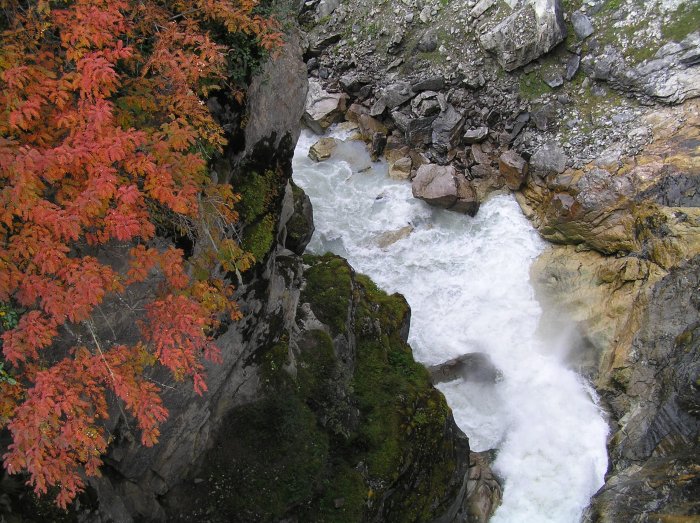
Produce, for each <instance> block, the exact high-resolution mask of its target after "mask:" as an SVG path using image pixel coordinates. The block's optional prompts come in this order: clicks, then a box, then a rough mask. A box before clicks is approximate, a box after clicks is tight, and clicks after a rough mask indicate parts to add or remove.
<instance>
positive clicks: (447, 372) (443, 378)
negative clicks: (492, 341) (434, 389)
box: [428, 352, 501, 385]
mask: <svg viewBox="0 0 700 523" xmlns="http://www.w3.org/2000/svg"><path fill="white" fill-rule="evenodd" d="M428 371H429V372H430V379H431V381H432V382H433V384H434V385H437V384H438V383H445V382H447V381H454V380H458V379H462V380H464V381H470V382H477V383H495V382H496V380H498V379H499V378H500V376H501V372H500V371H499V370H498V369H497V368H496V366H495V365H494V364H493V362H492V361H491V358H490V357H489V355H488V354H484V353H483V352H471V353H469V354H464V355H463V356H458V357H457V358H454V359H451V360H448V361H446V362H444V363H440V364H438V365H432V366H430V367H428Z"/></svg>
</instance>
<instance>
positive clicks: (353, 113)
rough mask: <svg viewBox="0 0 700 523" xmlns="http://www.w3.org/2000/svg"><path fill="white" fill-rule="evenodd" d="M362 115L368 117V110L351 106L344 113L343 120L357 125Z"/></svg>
mask: <svg viewBox="0 0 700 523" xmlns="http://www.w3.org/2000/svg"><path fill="white" fill-rule="evenodd" d="M363 114H366V115H369V109H368V108H367V107H365V106H364V105H360V104H352V105H351V106H350V107H348V110H347V112H346V113H345V119H346V120H347V121H348V122H355V123H357V122H359V120H360V116H362V115H363Z"/></svg>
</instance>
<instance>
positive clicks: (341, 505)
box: [65, 35, 499, 522]
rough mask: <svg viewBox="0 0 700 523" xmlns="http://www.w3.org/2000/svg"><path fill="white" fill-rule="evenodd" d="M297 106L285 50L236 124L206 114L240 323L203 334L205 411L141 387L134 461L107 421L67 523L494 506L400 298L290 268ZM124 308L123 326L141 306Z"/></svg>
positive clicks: (168, 385) (229, 114)
mask: <svg viewBox="0 0 700 523" xmlns="http://www.w3.org/2000/svg"><path fill="white" fill-rule="evenodd" d="M306 91H307V78H306V68H305V67H304V64H303V61H302V59H301V48H300V46H299V40H298V37H297V36H294V35H289V36H288V43H287V45H286V46H285V48H284V49H283V51H282V53H281V54H280V55H279V56H277V57H276V58H275V59H274V60H272V61H270V62H269V63H267V64H266V65H265V66H264V67H263V69H262V71H261V72H260V73H259V74H258V75H257V76H256V77H255V78H254V79H253V82H252V85H251V87H250V89H249V91H248V95H247V105H246V110H245V113H242V112H241V110H240V108H239V107H238V106H237V105H236V104H235V103H234V102H233V101H232V100H230V99H228V98H227V96H226V95H225V94H219V95H217V96H216V97H214V98H212V99H210V100H209V101H208V105H209V107H210V109H211V110H212V111H213V112H214V113H215V114H216V116H217V118H218V119H219V121H220V122H221V123H222V125H223V126H224V128H225V129H227V130H228V131H229V137H230V142H229V146H228V148H227V150H226V151H225V154H224V156H223V157H222V158H220V159H219V160H217V161H216V162H215V163H214V165H213V166H212V170H213V175H214V176H215V177H217V178H218V181H219V182H221V183H226V182H229V183H232V185H233V186H234V190H235V191H237V192H240V193H241V194H242V196H243V199H242V201H241V204H240V214H241V222H242V224H243V227H242V231H241V238H242V243H243V246H244V247H245V248H246V249H247V250H249V251H251V252H253V253H254V254H255V257H256V259H257V260H258V263H257V264H256V265H255V267H254V268H253V269H252V270H251V271H249V273H247V274H245V275H243V276H244V277H243V278H241V277H240V275H239V276H238V278H239V281H238V282H237V290H236V295H235V300H236V301H237V303H238V305H239V306H240V309H241V311H242V313H243V319H241V320H240V321H237V322H233V323H230V324H228V325H225V326H224V327H222V329H221V331H220V332H219V333H218V335H217V340H216V341H217V345H218V346H219V347H220V348H221V351H222V354H223V359H224V361H223V363H222V364H221V365H211V366H209V367H208V369H207V371H208V379H207V385H208V388H209V391H208V392H207V393H206V394H205V395H204V396H202V397H200V396H197V395H195V394H194V393H193V392H192V391H191V385H189V384H186V383H185V384H183V383H176V382H173V381H172V379H171V378H169V377H168V376H167V375H165V374H163V375H154V376H152V379H154V380H155V381H157V382H158V383H161V385H163V388H164V390H165V394H164V401H165V404H166V406H167V408H168V410H169V413H170V414H169V418H168V420H167V422H166V423H165V424H164V425H163V426H162V429H161V436H160V441H159V443H158V445H156V446H154V447H152V448H144V447H142V446H141V445H140V444H139V443H138V438H137V434H135V432H133V431H132V428H131V427H130V425H129V423H128V421H127V420H126V419H124V418H123V417H120V416H119V414H118V412H116V410H115V412H114V413H113V416H112V425H111V426H110V427H109V429H110V431H111V433H112V434H113V435H114V441H113V443H112V446H111V448H110V451H109V453H108V455H107V456H106V457H105V466H104V467H103V469H102V472H103V475H102V477H100V478H94V479H91V480H90V483H89V489H88V492H87V494H86V495H85V496H83V498H82V503H81V506H80V507H78V508H77V511H76V514H71V515H66V516H65V517H66V518H67V519H69V520H72V519H74V518H77V519H78V520H83V521H103V522H112V521H113V522H129V521H195V520H197V521H199V520H201V519H202V518H205V519H207V520H210V521H270V520H289V519H290V518H292V519H294V518H296V519H297V520H299V521H304V520H306V521H317V520H330V519H332V520H334V521H428V520H437V521H444V522H449V521H457V520H461V519H463V517H465V516H464V515H465V514H466V513H467V512H470V511H471V512H472V513H474V514H477V515H478V514H480V513H483V511H484V510H485V511H487V512H488V511H489V510H490V508H491V505H495V504H496V502H497V499H498V495H499V487H498V485H497V483H496V482H495V481H493V480H492V479H490V480H489V478H490V476H488V475H486V474H484V475H483V479H481V478H482V474H481V470H482V469H485V468H486V465H476V464H475V466H474V467H472V468H471V469H470V468H469V444H468V440H467V438H466V437H465V436H464V434H462V433H461V431H460V430H459V429H458V428H457V427H456V425H455V424H454V421H453V419H452V415H451V412H450V410H449V408H448V407H447V405H446V403H445V400H444V398H443V397H442V395H441V394H440V393H439V392H438V391H437V390H436V389H434V388H433V387H432V385H431V383H430V380H429V375H428V372H427V371H426V370H425V369H424V368H423V367H422V366H420V365H418V364H417V363H415V362H414V361H413V358H412V355H411V351H410V347H409V346H408V345H407V344H406V336H407V333H408V323H409V319H410V310H409V308H408V306H407V304H406V303H405V301H404V300H403V298H401V297H399V296H391V297H389V296H386V295H385V294H384V293H382V292H380V291H378V290H377V289H376V287H375V286H374V285H373V284H372V283H371V282H370V281H369V280H368V279H366V278H364V277H361V276H358V275H355V274H354V272H353V271H352V269H351V268H350V267H349V266H348V265H347V263H346V262H345V261H344V260H342V259H337V258H304V259H302V257H301V256H300V255H301V254H302V252H303V251H304V248H305V246H306V243H308V241H309V239H310V237H311V234H312V232H313V217H312V211H311V207H310V203H309V200H308V198H307V197H306V196H305V195H304V193H303V191H301V190H300V189H298V188H297V187H295V186H294V185H293V183H292V182H291V158H292V153H293V148H294V146H295V144H296V140H297V138H298V135H299V125H300V123H299V122H300V120H301V116H302V112H303V107H304V100H305V97H306ZM176 240H177V241H180V242H185V244H183V246H184V247H189V248H191V249H194V252H196V250H197V248H198V247H197V245H196V244H195V245H194V246H191V245H187V244H186V241H185V239H182V238H181V239H176ZM163 242H166V240H165V239H163ZM102 255H104V256H109V257H111V259H112V260H113V261H114V262H115V263H118V259H119V256H122V255H123V253H121V252H120V251H119V250H116V251H114V252H105V253H102ZM236 276H237V275H233V274H232V275H231V277H232V278H235V277H236ZM151 283H153V284H157V281H154V282H151ZM140 291H142V292H143V293H148V292H150V290H149V287H148V285H144V286H143V287H142V288H141V289H140ZM129 299H130V300H131V302H130V303H131V304H132V305H134V310H137V309H138V307H137V306H136V305H137V304H138V302H139V299H140V297H139V296H138V295H136V294H134V295H133V296H130V297H129ZM121 305H123V304H119V303H106V304H105V307H104V312H105V319H106V321H105V325H104V328H105V329H111V331H112V336H113V337H114V338H116V339H121V338H124V339H127V338H129V336H131V335H133V329H134V324H135V321H136V320H138V317H137V313H136V312H135V313H125V312H124V311H123V307H122V306H121ZM106 339H111V338H110V337H109V336H107V337H106ZM487 480H489V481H487ZM472 492H479V495H480V500H481V504H480V505H479V506H476V505H474V504H470V499H471V498H470V495H471V494H472ZM488 496H493V502H489V501H488V500H487V498H488ZM484 500H486V501H484ZM484 503H486V504H484ZM475 517H477V516H475Z"/></svg>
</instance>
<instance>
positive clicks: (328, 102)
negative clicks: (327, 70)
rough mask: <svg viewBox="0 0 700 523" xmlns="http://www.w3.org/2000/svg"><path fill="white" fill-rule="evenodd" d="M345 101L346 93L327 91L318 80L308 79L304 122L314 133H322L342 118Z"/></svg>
mask: <svg viewBox="0 0 700 523" xmlns="http://www.w3.org/2000/svg"><path fill="white" fill-rule="evenodd" d="M346 102H347V95H345V94H342V93H329V92H328V91H326V90H324V89H323V86H322V85H321V83H320V82H319V81H317V80H313V79H312V80H309V91H308V94H307V96H306V108H305V112H304V123H305V124H306V125H308V126H309V128H310V129H311V130H312V131H314V132H315V133H317V134H323V133H324V132H325V130H326V129H328V128H329V127H330V126H331V124H333V123H335V122H339V121H341V120H342V119H343V115H344V114H345V108H346Z"/></svg>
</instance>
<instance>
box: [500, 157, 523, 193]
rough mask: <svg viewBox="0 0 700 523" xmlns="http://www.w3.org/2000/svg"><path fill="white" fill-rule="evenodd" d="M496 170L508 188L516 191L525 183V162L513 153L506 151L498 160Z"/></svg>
mask: <svg viewBox="0 0 700 523" xmlns="http://www.w3.org/2000/svg"><path fill="white" fill-rule="evenodd" d="M498 170H499V172H500V173H501V176H503V178H504V179H505V182H506V185H507V186H508V188H509V189H510V190H512V191H517V190H518V189H520V187H522V185H523V183H524V182H525V177H526V176H527V162H526V161H525V159H524V158H523V157H522V156H520V155H519V154H518V153H516V152H515V151H513V150H510V151H506V152H504V153H503V154H501V156H500V157H499V158H498Z"/></svg>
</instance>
